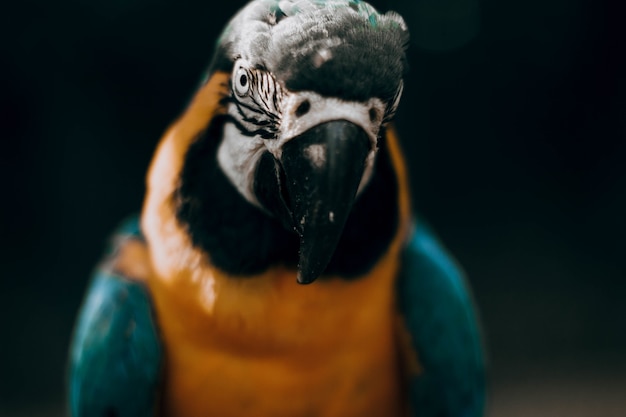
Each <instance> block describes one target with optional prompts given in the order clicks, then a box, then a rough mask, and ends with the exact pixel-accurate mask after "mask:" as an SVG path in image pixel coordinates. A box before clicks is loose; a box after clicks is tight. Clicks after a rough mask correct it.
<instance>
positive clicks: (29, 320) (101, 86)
mask: <svg viewBox="0 0 626 417" xmlns="http://www.w3.org/2000/svg"><path fill="white" fill-rule="evenodd" d="M619 3H620V2H617V1H614V2H610V3H609V2H608V1H607V2H606V3H603V2H601V1H592V0H589V1H582V0H528V1H524V2H504V1H496V0H493V1H489V0H483V1H478V0H414V1H412V2H401V1H399V0H396V1H393V0H389V1H373V2H372V4H374V5H375V6H376V7H377V8H379V10H389V9H394V10H397V11H399V12H400V13H401V14H403V16H404V17H405V19H406V21H407V23H408V25H409V28H410V30H411V33H412V44H411V47H410V50H409V57H410V62H411V72H410V75H409V77H408V79H407V80H406V86H407V88H406V90H405V95H404V98H403V102H402V104H401V111H400V113H399V115H398V122H397V125H398V128H399V130H400V132H401V134H402V138H403V141H404V146H405V150H406V152H407V158H408V160H409V163H410V170H411V174H412V185H413V188H414V190H415V205H416V207H417V209H418V210H419V211H420V212H421V213H423V214H424V216H425V217H426V218H427V219H428V220H429V221H430V222H431V223H432V224H433V226H434V227H435V228H436V229H437V230H438V232H439V233H440V235H441V237H442V239H443V241H444V242H445V243H446V245H447V246H448V247H449V248H450V249H451V251H452V252H453V253H454V254H455V256H456V257H457V258H458V259H459V261H460V262H461V264H462V265H463V266H464V268H465V269H466V271H467V272H468V275H469V277H470V280H471V282H472V285H473V287H474V292H475V297H476V300H477V302H478V305H479V307H480V310H481V312H482V317H483V321H484V327H485V333H486V336H487V340H488V348H489V353H490V358H491V376H492V384H491V385H492V397H491V399H490V409H491V415H492V416H529V415H530V416H559V415H568V416H569V417H572V416H618V415H619V416H623V415H626V398H624V397H626V396H625V395H624V393H626V302H624V299H625V296H626V281H625V278H626V260H625V259H626V257H625V253H624V250H625V249H626V243H625V242H626V219H625V216H624V214H626V169H625V163H624V161H625V158H626V77H625V71H626V66H625V60H624V58H625V55H626V50H625V47H624V43H623V40H624V39H626V37H625V36H626V29H625V28H624V23H623V22H624V16H626V14H625V13H624V7H623V6H620V5H619ZM242 4H243V2H242V1H231V2H220V3H219V5H217V4H216V3H215V2H210V1H207V0H205V1H192V0H177V1H172V0H169V1H165V0H152V1H147V0H127V1H124V2H122V1H118V2H108V3H107V2H84V1H76V0H64V1H62V2H46V1H31V2H26V1H25V2H13V4H12V5H11V6H10V7H9V6H4V7H3V9H4V11H3V12H1V13H0V35H1V39H2V40H1V41H0V42H1V43H0V48H1V49H0V52H1V54H0V60H1V61H0V63H1V66H0V75H1V78H0V120H1V121H2V128H3V129H2V134H1V137H2V142H1V144H0V178H1V181H2V192H1V193H0V196H1V197H0V227H1V230H0V239H1V250H0V265H1V266H2V268H1V272H0V330H1V334H0V415H3V416H22V415H24V416H39V415H41V416H57V415H62V413H63V395H64V370H65V361H66V353H67V346H68V341H69V337H70V333H71V330H72V325H73V320H74V316H75V314H76V311H77V309H78V307H79V303H80V301H81V297H82V294H83V291H84V289H85V285H86V283H87V279H88V276H89V273H90V271H91V270H92V268H93V266H94V264H95V263H96V262H97V260H98V258H99V256H100V254H101V251H102V249H103V245H104V242H105V240H106V238H107V234H108V233H109V232H110V231H111V230H112V228H113V227H114V226H115V225H116V224H117V222H118V221H119V220H120V219H122V218H123V217H124V216H126V215H128V214H129V213H133V212H135V211H137V210H138V209H139V208H140V205H141V202H142V195H143V192H144V173H145V171H146V168H147V165H148V163H149V161H150V157H151V154H152V152H153V149H154V147H155V145H156V143H157V141H158V139H159V137H160V135H161V133H162V132H163V130H164V129H165V128H166V126H167V125H168V124H169V123H170V122H171V121H172V120H173V119H174V118H175V117H176V116H177V115H178V114H179V112H180V111H181V110H182V109H183V107H184V105H185V103H186V102H187V100H188V98H189V97H190V95H191V94H192V92H193V91H194V88H195V87H196V86H197V83H198V82H199V80H200V78H201V75H202V73H203V71H204V69H205V68H206V65H207V64H208V62H209V60H210V57H211V55H212V49H213V45H214V42H215V39H216V37H217V35H218V34H219V32H220V31H221V29H222V27H223V25H224V24H225V22H226V20H227V19H228V18H229V17H230V16H231V15H232V14H233V13H234V12H235V10H237V9H238V8H239V7H240V6H241V5H242ZM7 7H9V8H7Z"/></svg>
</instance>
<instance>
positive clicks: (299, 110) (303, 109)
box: [295, 100, 311, 117]
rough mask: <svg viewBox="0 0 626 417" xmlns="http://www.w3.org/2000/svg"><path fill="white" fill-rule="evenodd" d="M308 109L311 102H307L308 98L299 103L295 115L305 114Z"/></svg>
mask: <svg viewBox="0 0 626 417" xmlns="http://www.w3.org/2000/svg"><path fill="white" fill-rule="evenodd" d="M310 109H311V103H310V102H309V100H304V101H303V102H302V103H300V105H299V106H298V108H297V109H296V112H295V115H296V117H302V116H304V115H305V114H307V113H308V112H309V110H310Z"/></svg>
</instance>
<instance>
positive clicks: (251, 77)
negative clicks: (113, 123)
mask: <svg viewBox="0 0 626 417" xmlns="http://www.w3.org/2000/svg"><path fill="white" fill-rule="evenodd" d="M407 37H408V34H407V30H406V26H405V24H404V21H403V20H402V18H401V17H400V16H399V15H397V14H395V13H393V12H391V13H387V14H378V13H377V12H376V11H375V10H374V9H373V8H372V7H371V6H369V5H368V4H367V3H364V2H360V1H348V0H334V1H313V0H305V1H284V0H283V1H275V0H255V1H253V2H252V3H250V4H249V5H248V6H247V7H246V8H244V9H243V10H242V11H241V12H239V14H238V15H236V16H235V18H234V19H233V20H232V21H231V22H230V24H229V25H228V26H227V28H226V30H225V31H224V34H223V35H222V37H221V38H220V41H219V44H218V55H219V54H221V55H222V56H223V58H222V62H224V63H225V64H223V66H224V69H226V68H227V70H229V71H230V73H231V77H230V91H229V95H228V97H227V98H226V102H227V119H228V121H227V123H226V124H225V126H224V130H223V137H222V141H221V143H220V145H219V149H218V153H217V159H218V163H219V166H220V168H221V169H222V170H223V172H224V173H225V175H226V177H227V178H228V179H229V180H230V182H231V183H232V184H233V185H234V186H235V187H236V189H237V190H238V191H239V193H240V194H241V195H242V196H243V197H244V198H245V199H246V200H247V201H248V202H249V203H250V204H253V205H255V206H257V207H258V208H259V209H261V210H263V211H264V212H266V213H267V214H268V215H270V216H274V217H275V218H277V219H279V220H280V221H281V222H282V224H283V225H284V226H285V227H286V228H288V229H289V230H293V231H295V232H296V233H297V234H298V235H299V236H300V251H299V267H298V269H299V274H298V282H300V283H310V282H312V281H313V280H314V279H315V278H317V277H318V276H319V275H320V274H321V273H322V272H323V271H324V269H325V267H326V265H327V264H328V262H329V260H330V258H331V257H332V255H333V252H334V250H335V247H336V246H337V242H338V240H339V238H340V237H341V233H342V230H343V227H344V225H345V222H346V220H347V218H348V216H349V215H350V210H351V207H352V204H353V202H354V200H355V198H357V196H358V195H359V194H360V193H361V192H362V191H363V190H364V189H365V188H366V187H367V185H368V182H369V181H370V179H371V177H372V175H374V174H375V173H374V166H375V160H376V155H377V150H378V141H379V140H380V136H381V132H382V131H383V130H384V126H385V124H386V123H387V122H389V120H390V119H391V118H392V117H393V114H394V112H395V110H396V108H397V105H398V102H399V99H400V96H401V93H402V85H403V82H402V76H403V74H404V72H405V55H404V48H405V44H406V41H407Z"/></svg>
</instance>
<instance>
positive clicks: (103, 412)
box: [68, 221, 162, 417]
mask: <svg viewBox="0 0 626 417" xmlns="http://www.w3.org/2000/svg"><path fill="white" fill-rule="evenodd" d="M135 223H136V222H135ZM120 233H121V235H122V236H125V237H132V236H138V229H137V228H136V227H133V221H130V222H127V223H126V224H124V226H123V227H122V228H121V229H120ZM117 237H118V238H119V237H120V235H119V234H118V236H117ZM161 355H162V353H161V344H160V341H159V337H158V333H157V329H156V325H155V322H154V318H153V312H152V303H151V299H150V296H149V294H148V292H147V290H146V288H145V287H144V286H143V284H142V283H140V282H138V281H136V280H132V279H129V278H127V277H123V276H120V275H118V274H116V273H114V272H113V271H109V270H107V269H106V268H102V269H99V270H97V271H96V273H95V275H94V277H93V279H92V282H91V284H90V286H89V289H88V291H87V296H86V298H85V301H84V303H83V306H82V308H81V311H80V313H79V317H78V321H77V324H76V329H75V333H74V338H73V341H72V346H71V351H70V364H69V365H70V369H69V393H68V394H69V406H70V412H71V415H72V416H74V417H91V416H98V417H104V416H117V417H125V416H129V417H131V416H133V417H148V416H154V415H155V409H156V394H157V386H158V382H159V374H160V364H161Z"/></svg>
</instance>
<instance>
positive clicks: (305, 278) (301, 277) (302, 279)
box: [296, 270, 317, 285]
mask: <svg viewBox="0 0 626 417" xmlns="http://www.w3.org/2000/svg"><path fill="white" fill-rule="evenodd" d="M316 278H317V277H315V276H312V275H311V274H306V275H305V274H303V273H302V270H299V271H298V276H297V277H296V280H297V282H298V284H300V285H309V284H311V283H312V282H313V281H315V279H316Z"/></svg>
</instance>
